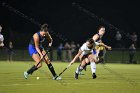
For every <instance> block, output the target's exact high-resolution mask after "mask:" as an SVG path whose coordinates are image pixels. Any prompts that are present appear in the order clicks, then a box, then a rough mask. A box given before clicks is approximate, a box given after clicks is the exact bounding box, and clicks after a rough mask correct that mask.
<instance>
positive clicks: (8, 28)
mask: <svg viewBox="0 0 140 93" xmlns="http://www.w3.org/2000/svg"><path fill="white" fill-rule="evenodd" d="M3 1H6V3H7V4H9V5H10V6H12V7H14V8H15V9H17V10H19V11H20V12H22V13H24V14H25V15H27V16H29V17H31V18H33V19H35V20H36V21H37V22H39V23H41V24H42V23H48V24H49V27H50V29H51V30H53V32H55V34H54V35H53V38H54V46H56V45H58V44H59V43H61V42H62V43H64V42H66V41H69V42H71V41H75V42H77V43H80V44H81V43H83V42H84V41H85V40H86V39H87V38H89V37H91V36H92V35H93V34H95V33H96V31H97V27H98V26H99V25H104V23H102V22H99V21H98V20H96V19H95V18H92V17H91V16H90V15H88V14H86V13H84V12H82V11H80V10H79V9H77V8H76V7H73V6H72V3H73V2H76V3H78V4H79V5H81V6H82V7H84V8H85V9H87V10H89V11H90V12H92V13H94V14H95V15H97V16H98V17H99V18H103V19H104V20H106V21H107V22H109V23H111V24H112V25H114V26H115V27H117V28H119V29H120V30H121V33H122V34H125V33H127V32H130V33H131V32H133V31H135V32H137V34H138V35H140V32H139V26H140V23H139V21H140V20H139V16H140V14H139V9H140V6H139V3H138V2H136V1H131V2H130V1H127V2H126V1H123V0H116V1H114V0H109V1H106V0H72V1H70V0H63V1H61V0H3ZM0 11H1V14H0V24H1V25H2V26H3V34H4V35H5V43H7V41H8V40H9V39H11V38H12V41H14V44H15V45H16V46H19V45H21V44H24V45H23V47H27V45H28V42H29V39H30V37H31V36H32V34H33V33H35V32H36V31H38V29H39V28H38V26H37V25H36V24H34V23H32V22H30V21H29V20H27V19H25V18H23V17H21V16H19V15H18V14H16V13H14V12H13V11H10V10H8V8H6V7H2V6H0ZM105 26H106V27H107V29H106V34H105V37H104V39H103V40H104V42H106V43H107V44H110V45H113V44H114V43H113V42H114V38H113V37H114V36H113V35H115V33H116V30H114V29H110V27H109V26H108V25H105ZM11 32H12V33H11ZM10 33H11V34H10ZM56 34H59V35H56ZM61 35H62V36H61ZM10 37H11V38H10ZM60 37H62V38H63V39H61V38H60ZM65 40H66V41H65Z"/></svg>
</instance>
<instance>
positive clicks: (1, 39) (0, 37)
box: [0, 25, 4, 47]
mask: <svg viewBox="0 0 140 93" xmlns="http://www.w3.org/2000/svg"><path fill="white" fill-rule="evenodd" d="M1 31H2V26H1V25H0V47H3V46H4V43H3V41H4V37H3V35H2V34H1Z"/></svg>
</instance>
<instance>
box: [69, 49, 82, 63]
mask: <svg viewBox="0 0 140 93" xmlns="http://www.w3.org/2000/svg"><path fill="white" fill-rule="evenodd" d="M82 52H83V51H81V50H79V51H78V53H77V54H76V56H75V57H74V58H73V60H72V61H71V62H70V64H73V63H74V62H75V61H76V60H77V59H78V58H79V56H80V55H81V54H82Z"/></svg>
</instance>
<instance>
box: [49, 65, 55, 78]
mask: <svg viewBox="0 0 140 93" xmlns="http://www.w3.org/2000/svg"><path fill="white" fill-rule="evenodd" d="M48 68H49V70H50V71H51V73H52V75H53V76H54V77H55V76H56V73H55V70H54V68H53V65H52V64H51V63H50V64H48Z"/></svg>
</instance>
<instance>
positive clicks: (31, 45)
mask: <svg viewBox="0 0 140 93" xmlns="http://www.w3.org/2000/svg"><path fill="white" fill-rule="evenodd" d="M37 35H38V36H39V48H40V50H43V46H42V43H43V42H44V41H45V36H41V35H40V32H37ZM28 50H29V54H30V56H32V55H33V54H37V53H38V52H37V50H36V48H35V42H34V38H33V37H32V39H31V40H30V43H29V46H28Z"/></svg>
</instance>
